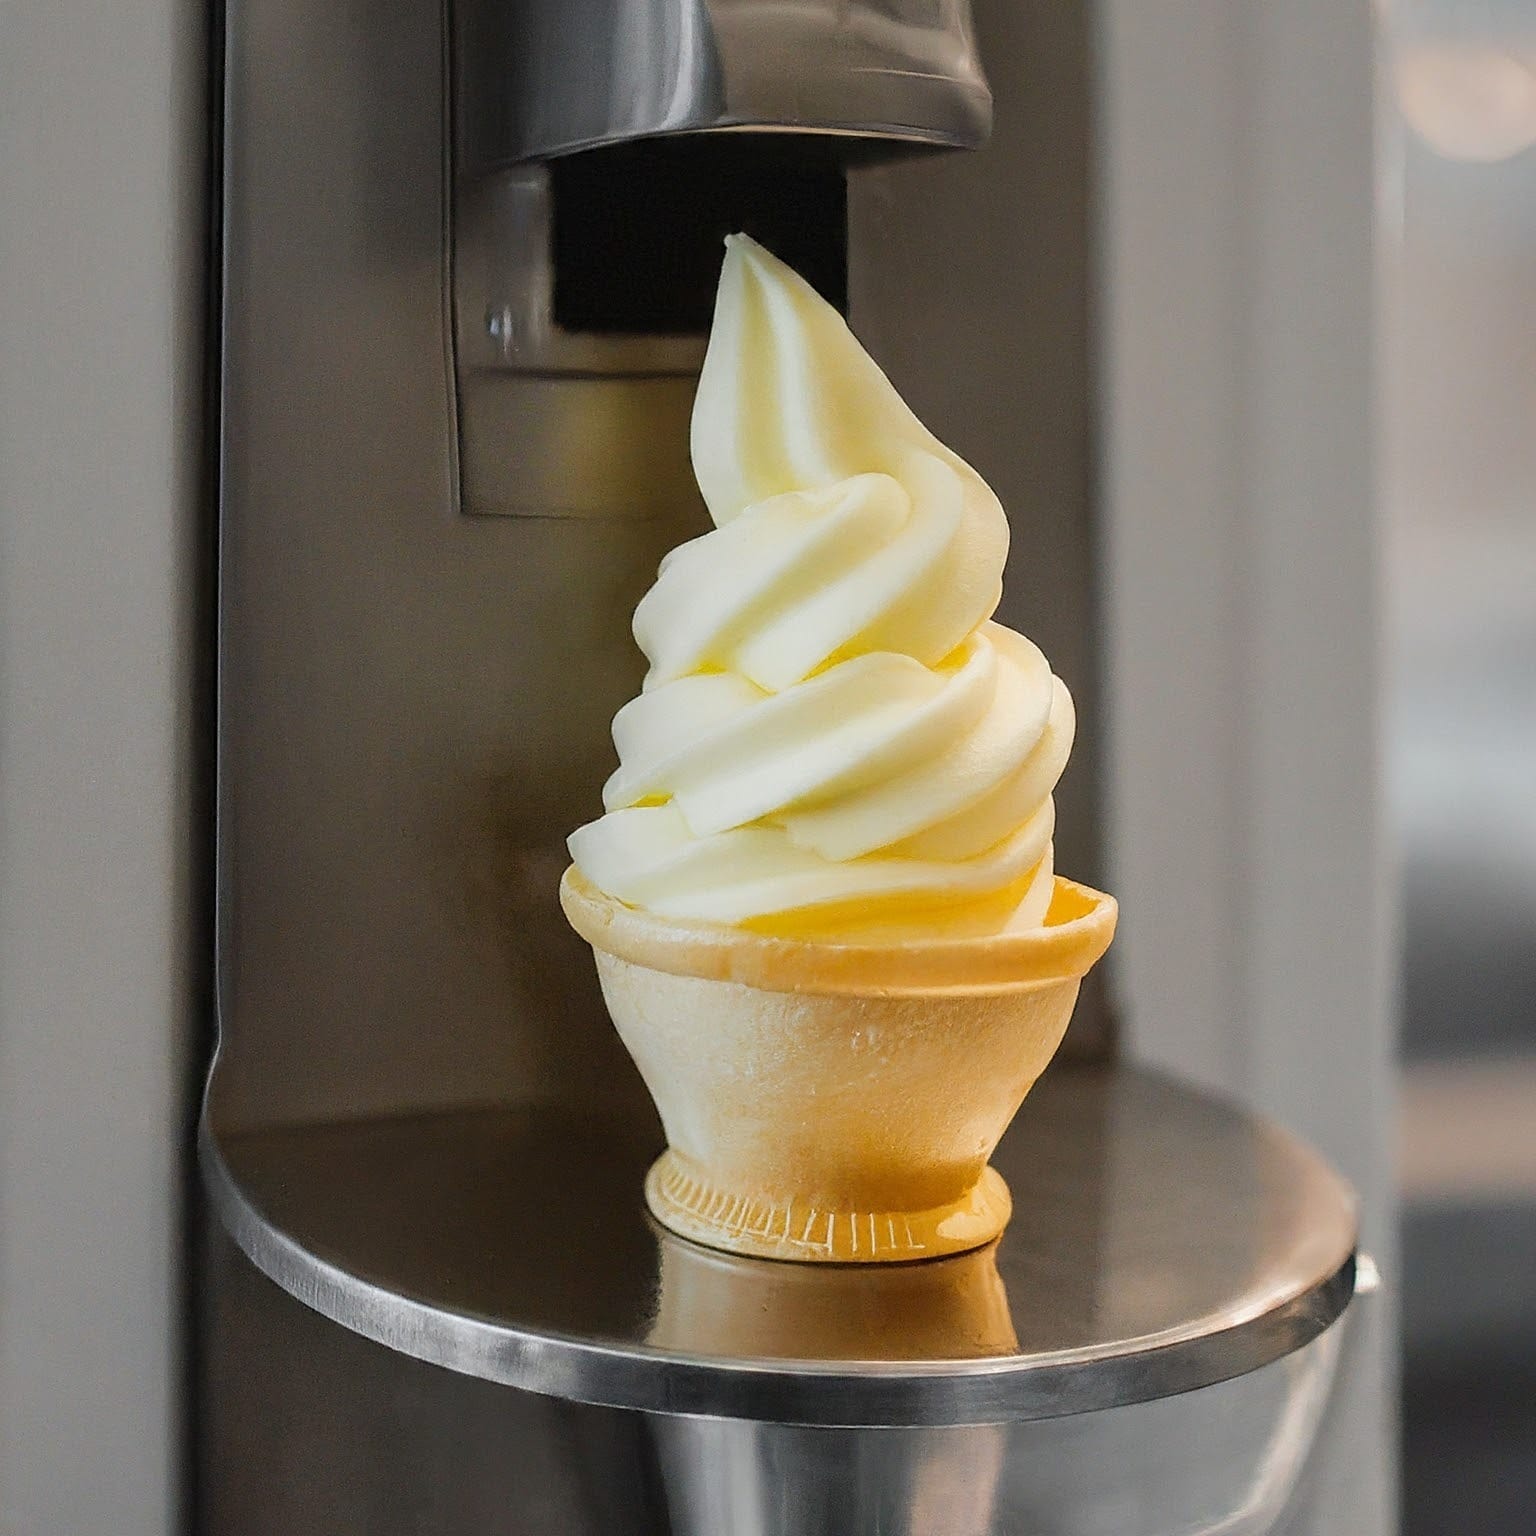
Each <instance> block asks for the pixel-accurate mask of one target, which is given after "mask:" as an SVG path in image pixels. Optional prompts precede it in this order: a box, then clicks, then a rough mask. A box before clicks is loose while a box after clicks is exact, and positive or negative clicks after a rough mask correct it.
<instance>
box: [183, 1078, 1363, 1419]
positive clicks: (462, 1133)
mask: <svg viewBox="0 0 1536 1536" xmlns="http://www.w3.org/2000/svg"><path fill="white" fill-rule="evenodd" d="M655 1150H656V1147H655V1143H654V1142H653V1141H648V1140H647V1139H645V1138H643V1137H634V1136H631V1135H625V1134H623V1133H622V1132H617V1131H610V1130H606V1129H603V1128H602V1127H601V1126H600V1125H598V1124H596V1123H595V1122H594V1121H593V1119H592V1118H591V1116H590V1115H586V1114H582V1113H579V1112H572V1111H570V1110H564V1111H561V1110H551V1109H524V1110H515V1111H514V1110H501V1109H486V1110H479V1111H474V1110H460V1111H457V1112H454V1113H451V1114H436V1115H428V1116H402V1117H393V1118H388V1119H377V1120H371V1121H360V1122H359V1121H352V1122H344V1123H339V1124H328V1125H318V1126H312V1127H305V1128H290V1129H285V1130H279V1131H264V1132H256V1133H246V1134H243V1135H233V1136H227V1137H222V1138H220V1137H217V1136H216V1134H215V1133H214V1132H213V1131H212V1130H211V1129H205V1136H204V1143H203V1158H204V1168H205V1173H206V1176H207V1178H208V1181H209V1185H210V1188H211V1191H212V1194H213V1197H214V1202H215V1205H216V1207H217V1209H218V1211H219V1214H220V1215H221V1217H222V1218H223V1220H224V1222H225V1223H226V1225H227V1226H228V1228H229V1230H230V1231H231V1233H232V1234H233V1236H234V1237H235V1240H236V1241H237V1242H238V1243H239V1245H240V1246H241V1248H242V1249H243V1250H244V1251H245V1253H246V1254H247V1255H248V1256H249V1257H250V1258H251V1260H252V1261H253V1262H254V1263H255V1264H256V1265H257V1266H258V1268H260V1269H262V1270H263V1272H265V1273H266V1274H268V1275H269V1276H270V1277H271V1278H272V1279H274V1280H275V1281H276V1282H277V1283H278V1284H279V1285H280V1286H282V1287H283V1288H284V1289H286V1290H288V1291H290V1292H291V1293H292V1294H293V1295H295V1296H297V1297H298V1298H299V1299H300V1300H302V1301H304V1302H305V1303H306V1304H307V1305H309V1306H311V1307H313V1308H315V1309H316V1310H317V1311H319V1312H322V1313H324V1314H325V1315H326V1316H328V1317H330V1318H332V1319H334V1320H335V1321H337V1322H339V1323H341V1324H343V1325H344V1326H346V1327H348V1328H351V1329H353V1330H355V1331H356V1332H359V1333H361V1334H363V1335H364V1336H366V1337H368V1338H371V1339H374V1340H376V1341H378V1342H380V1343H383V1344H386V1345H388V1346H390V1347H391V1348H394V1349H397V1350H400V1351H401V1352H403V1353H405V1354H409V1355H413V1356H416V1357H417V1358H420V1359H423V1360H427V1361H431V1362H433V1363H435V1364H438V1365H443V1366H447V1367H448V1368H449V1369H452V1370H456V1371H461V1372H464V1373H466V1374H469V1375H473V1376H479V1377H484V1378H486V1379H489V1380H492V1381H496V1382H500V1383H502V1384H504V1385H508V1386H515V1387H521V1388H524V1389H526V1390H529V1391H533V1392H538V1393H544V1394H548V1395H552V1396H556V1397H563V1398H569V1399H573V1400H575V1401H579V1402H587V1403H595V1404H604V1405H608V1406H614V1407H623V1408H635V1409H641V1410H647V1411H654V1412H662V1413H682V1414H690V1415H714V1416H725V1417H732V1418H743V1419H754V1420H763V1421H768V1422H773V1423H786V1424H807V1425H844V1426H882V1425H887V1426H903V1425H910V1426H918V1425H928V1426H939V1425H953V1424H982V1423H992V1422H998V1421H1004V1420H1021V1419H1031V1418H1049V1417H1056V1416H1061V1415H1070V1414H1076V1413H1084V1412H1091V1411H1094V1410H1097V1409H1104V1408H1110V1407H1114V1406H1119V1405H1125V1404H1128V1403H1136V1402H1142V1401H1146V1400H1150V1399H1154V1398H1159V1397H1164V1396H1168V1395H1170V1394H1175V1393H1180V1392H1185V1391H1188V1390H1190V1389H1192V1388H1197V1387H1203V1386H1207V1385H1209V1384H1211V1383H1213V1382H1217V1381H1221V1380H1224V1379H1227V1378H1230V1377H1233V1376H1237V1375H1240V1374H1242V1373H1244V1372H1248V1371H1252V1370H1255V1369H1257V1368H1259V1367H1261V1366H1263V1365H1266V1364H1268V1363H1270V1362H1271V1361H1273V1360H1276V1359H1278V1358H1280V1357H1282V1356H1284V1355H1286V1354H1289V1353H1291V1352H1293V1351H1295V1350H1297V1349H1300V1348H1301V1347H1303V1346H1304V1345H1306V1344H1307V1343H1309V1342H1310V1341H1311V1340H1312V1339H1314V1338H1316V1337H1317V1336H1318V1335H1319V1334H1320V1333H1321V1332H1322V1331H1323V1330H1324V1329H1326V1328H1327V1327H1328V1325H1329V1324H1330V1323H1332V1322H1333V1321H1334V1319H1335V1318H1336V1317H1337V1316H1338V1315H1339V1313H1340V1312H1342V1310H1343V1309H1344V1307H1345V1306H1346V1305H1347V1304H1348V1302H1349V1299H1350V1296H1351V1295H1352V1292H1353V1284H1354V1243H1355V1212H1354V1204H1353V1200H1352V1197H1351V1196H1350V1193H1349V1191H1348V1189H1347V1188H1346V1187H1345V1186H1344V1184H1343V1183H1342V1181H1340V1180H1339V1179H1338V1178H1337V1176H1336V1175H1335V1174H1333V1173H1332V1171H1331V1170H1330V1169H1329V1168H1328V1167H1327V1166H1326V1164H1324V1163H1323V1162H1322V1160H1321V1159H1320V1158H1318V1157H1317V1156H1316V1155H1315V1154H1314V1153H1312V1152H1311V1151H1310V1150H1309V1149H1307V1148H1306V1147H1304V1146H1303V1145H1301V1144H1300V1143H1299V1142H1297V1141H1296V1140H1294V1139H1293V1138H1292V1137H1290V1136H1288V1135H1287V1134H1286V1133H1285V1132H1283V1131H1281V1130H1279V1129H1278V1128H1277V1127H1274V1126H1271V1125H1269V1124H1268V1123H1267V1122H1264V1121H1262V1120H1258V1119H1255V1118H1253V1117H1251V1116H1249V1115H1247V1114H1245V1113H1243V1112H1242V1111H1240V1110H1238V1109H1236V1108H1234V1107H1231V1106H1229V1105H1227V1104H1225V1103H1223V1102H1221V1101H1218V1100H1215V1099H1212V1098H1208V1097H1205V1096H1203V1095H1201V1094H1198V1093H1195V1092H1194V1091H1192V1090H1189V1089H1185V1088H1181V1087H1178V1086H1176V1085H1174V1084H1172V1083H1170V1082H1167V1081H1164V1080H1162V1079H1159V1078H1155V1077H1152V1076H1149V1075H1145V1074H1142V1073H1138V1072H1135V1071H1132V1070H1129V1069H1109V1070H1104V1069H1097V1068H1088V1067H1080V1068H1061V1069H1058V1070H1056V1071H1054V1072H1050V1073H1048V1074H1047V1076H1046V1078H1045V1079H1044V1080H1043V1081H1042V1082H1041V1084H1040V1085H1039V1086H1038V1087H1037V1088H1036V1089H1035V1091H1034V1093H1033V1094H1032V1095H1031V1096H1030V1098H1029V1099H1028V1100H1026V1102H1025V1106H1024V1109H1023V1110H1022V1111H1021V1113H1020V1115H1019V1118H1018V1120H1017V1121H1016V1123H1015V1125H1014V1127H1013V1129H1012V1130H1011V1131H1010V1133H1009V1135H1008V1136H1007V1137H1006V1138H1005V1139H1004V1142H1003V1144H1002V1146H1001V1147H1000V1148H999V1151H998V1154H997V1157H996V1159H995V1162H996V1165H997V1166H998V1168H999V1170H1000V1171H1001V1172H1002V1173H1003V1174H1004V1176H1005V1177H1006V1178H1007V1179H1008V1180H1009V1182H1010V1184H1011V1186H1012V1189H1013V1192H1014V1198H1015V1202H1016V1207H1015V1214H1014V1218H1013V1221H1012V1223H1011V1224H1010V1226H1009V1228H1008V1230H1007V1231H1006V1232H1005V1234H1004V1235H1003V1237H1002V1238H1001V1239H1000V1240H999V1242H998V1243H997V1244H996V1245H995V1246H994V1247H993V1248H990V1249H985V1250H982V1251H981V1252H979V1253H977V1254H973V1255H966V1256H962V1257H960V1258H957V1259H950V1260H937V1261H931V1262H929V1263H925V1264H918V1265H911V1266H889V1267H886V1266H878V1267H871V1268H867V1269H866V1268H858V1267H848V1268H844V1267H840V1266H825V1267H824V1266H800V1265H791V1264H776V1263H764V1262H757V1261H750V1260H739V1259H730V1258H725V1257H720V1256H717V1255H714V1254H712V1253H710V1252H709V1251H707V1250H704V1249H700V1248H697V1247H695V1246H694V1245H692V1244H690V1243H687V1242H684V1241H682V1240H680V1239H677V1238H674V1237H672V1236H671V1235H670V1234H668V1233H665V1232H663V1231H662V1230H661V1229H659V1228H657V1227H656V1226H655V1225H654V1223H652V1222H651V1221H650V1220H649V1218H648V1217H647V1216H646V1214H645V1211H644V1207H643V1203H642V1201H641V1196H640V1189H641V1179H642V1176H643V1173H644V1170H645V1168H646V1166H647V1164H648V1162H649V1160H650V1158H651V1157H652V1156H653V1155H654V1153H655Z"/></svg>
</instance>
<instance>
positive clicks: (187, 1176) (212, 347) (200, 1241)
mask: <svg viewBox="0 0 1536 1536" xmlns="http://www.w3.org/2000/svg"><path fill="white" fill-rule="evenodd" d="M236 3H238V0H236ZM228 10H229V5H228V3H227V0H212V3H211V4H210V5H209V6H208V8H207V10H206V12H205V13H204V15H205V32H204V38H205V44H204V48H205V51H204V67H203V99H204V103H205V111H206V113H207V120H206V127H205V134H204V142H203V164H202V186H203V196H204V199H205V203H204V208H203V224H204V231H203V237H204V263H205V265H204V273H203V294H202V323H203V335H202V411H203V419H202V445H201V446H202V455H201V457H202V462H201V465H200V466H199V470H200V473H199V477H198V478H199V482H200V501H201V508H200V510H201V513H202V516H201V518H200V519H199V527H198V545H197V549H196V559H195V562H194V568H195V573H196V574H195V581H196V585H195V589H194V592H193V596H192V610H193V625H194V629H195V634H196V637H197V638H196V642H195V644H196V652H195V655H196V665H195V671H194V677H193V697H192V700H191V705H190V707H191V711H192V726H193V742H192V767H193V788H192V801H193V803H192V816H191V820H192V829H191V834H190V836H191V840H192V845H193V856H192V868H191V871H190V882H191V886H190V892H189V895H190V902H189V905H190V907H191V913H190V922H191V941H192V942H191V955H190V956H189V959H190V962H191V975H190V977H189V984H190V990H191V994H192V1021H193V1022H192V1029H193V1037H192V1041H191V1051H190V1061H189V1066H188V1079H189V1082H188V1096H187V1097H188V1104H187V1114H186V1117H185V1142H184V1145H185V1146H186V1148H187V1159H186V1163H185V1165H184V1168H183V1175H182V1177H183V1191H184V1193H183V1213H182V1242H183V1259H182V1268H181V1275H182V1284H181V1297H180V1304H181V1311H182V1318H183V1329H184V1338H185V1341H186V1344H185V1348H184V1350H183V1354H182V1362H181V1382H182V1407H183V1414H182V1424H181V1441H182V1456H183V1467H184V1476H183V1479H182V1525H183V1528H184V1529H185V1530H186V1531H187V1532H188V1533H196V1532H200V1531H201V1530H202V1529H203V1523H204V1519H203V1517H204V1514H205V1502H204V1497H203V1493H204V1488H203V1456H202V1444H201V1438H200V1433H199V1426H200V1425H202V1424H203V1423H204V1421H205V1415H204V1413H203V1406H204V1384H205V1381H206V1369H205V1367H206V1364H207V1361H206V1355H205V1344H206V1327H207V1297H206V1295H205V1291H204V1287H205V1284H206V1278H207V1277H206V1273H205V1254H206V1252H207V1229H208V1223H209V1219H210V1212H209V1209H208V1206H207V1204H206V1195H205V1192H204V1188H203V1183H202V1180H201V1177H200V1173H199V1160H198V1154H197V1145H198V1140H199V1135H200V1129H201V1127H202V1125H203V1122H204V1119H205V1117H206V1114H207V1102H208V1097H209V1094H210V1093H211V1091H212V1085H213V1074H214V1070H215V1067H216V1063H217V1060H218V1050H219V1039H220V1033H221V1012H222V1010H221V1007H220V976H219V956H220V955H221V954H222V953H223V944H222V942H221V935H222V924H223V921H224V903H223V902H222V900H221V891H222V886H223V879H222V864H221V860H222V848H221V840H220V838H219V835H218V823H219V815H220V804H221V801H220V793H219V786H220V771H219V770H220V756H221V735H220V708H219V672H220V664H221V658H222V652H223V636H222V621H221V614H222V611H223V609H222V603H221V601H220V594H221V586H222V572H221V564H220V550H221V545H222V540H221V534H222V522H223V483H224V431H223V416H224V367H225V359H224V284H225V265H224V262H225V258H224V229H225V222H226V214H227V208H226V191H225V178H224V169H225V165H226V162H227V155H228V136H229V124H228V122H227V120H226V116H225V97H226V87H227V76H226V49H227V21H228Z"/></svg>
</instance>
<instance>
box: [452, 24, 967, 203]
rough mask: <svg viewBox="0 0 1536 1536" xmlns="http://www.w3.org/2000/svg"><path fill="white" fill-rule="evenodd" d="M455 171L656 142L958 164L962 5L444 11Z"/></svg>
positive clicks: (963, 135)
mask: <svg viewBox="0 0 1536 1536" xmlns="http://www.w3.org/2000/svg"><path fill="white" fill-rule="evenodd" d="M455 10H456V26H455V32H456V70H457V91H456V94H457V97H458V130H459V136H460V143H461V146H462V149H463V160H462V162H461V164H462V168H463V169H465V170H468V171H470V172H471V173H478V172H483V171H487V170H491V169H495V168H498V167H502V166H507V165H511V164H515V163H517V162H519V161H524V160H538V159H548V158H551V157H553V156H556V155H563V154H568V153H571V152H573V151H575V150H581V149H591V148H595V147H597V146H599V145H603V144H613V143H620V142H623V141H625V140H629V139H637V138H645V137H650V136H653V135H657V134H676V133H699V132H709V131H722V130H738V131H741V130H746V131H752V130H756V131H760V132H773V131H790V132H797V133H815V134H828V135H841V136H845V137H849V138H852V139H859V140H866V141H877V142H878V141H884V142H887V143H892V144H908V145H933V146H947V147H951V148H967V147H972V146H974V145H976V144H979V143H981V142H982V140H984V139H985V138H986V136H987V133H988V131H989V129H990V127H991V123H992V96H991V92H990V91H989V90H988V89H987V84H986V80H985V79H984V77H983V75H982V72H981V65H980V62H979V60H978V58H977V54H976V48H975V42H974V39H973V36H972V31H971V18H970V6H969V0H518V3H511V0H458V4H457V5H456V7H455Z"/></svg>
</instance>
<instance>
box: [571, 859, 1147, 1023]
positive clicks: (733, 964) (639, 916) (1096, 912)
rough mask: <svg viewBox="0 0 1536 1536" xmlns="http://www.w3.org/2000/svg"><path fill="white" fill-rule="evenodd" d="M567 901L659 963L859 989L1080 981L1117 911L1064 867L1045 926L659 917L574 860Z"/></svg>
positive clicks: (761, 983) (940, 990)
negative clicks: (851, 926) (784, 925)
mask: <svg viewBox="0 0 1536 1536" xmlns="http://www.w3.org/2000/svg"><path fill="white" fill-rule="evenodd" d="M560 905H561V907H562V908H563V909H564V912H565V915H566V919H567V921H569V923H570V925H571V927H572V928H574V929H575V930H576V932H577V933H578V934H580V935H581V937H582V938H583V939H585V940H586V941H587V943H589V944H590V945H591V946H592V947H593V949H595V950H600V951H602V952H604V953H606V954H609V955H612V956H614V957H615V958H617V959H620V960H625V961H628V962H630V963H631V964H634V965H639V966H644V967H646V968H648V969H650V970H653V971H664V972H667V973H668V974H670V975H674V976H694V977H698V978H700V979H703V980H707V981H726V982H735V983H738V984H740V985H743V986H749V987H756V988H758V989H759V990H761V991H767V992H811V993H822V994H832V995H846V996H852V997H890V996H899V995H903V994H914V995H915V994H934V995H945V996H956V995H967V994H993V993H1003V992H1013V991H1021V990H1025V989H1028V988H1033V987H1041V986H1049V985H1052V984H1059V983H1062V982H1068V981H1080V980H1081V979H1082V978H1083V977H1084V976H1086V975H1087V974H1088V972H1089V970H1091V969H1092V967H1093V966H1094V964H1095V963H1096V962H1097V961H1098V960H1099V959H1100V958H1101V957H1102V955H1103V954H1104V951H1105V950H1106V949H1108V948H1109V944H1110V940H1111V939H1113V937H1114V934H1115V924H1116V921H1117V918H1118V914H1119V907H1118V904H1117V903H1116V901H1115V899H1114V897H1113V896H1109V895H1106V894H1105V893H1104V892H1103V891H1096V890H1094V889H1093V888H1092V887H1091V886H1086V885H1081V884H1079V883H1078V882H1077V881H1075V880H1068V879H1067V878H1066V877H1065V876H1062V875H1057V876H1056V877H1055V886H1054V889H1053V891H1052V895H1051V905H1050V908H1049V910H1048V911H1047V913H1046V921H1045V923H1044V925H1043V926H1041V927H1039V928H1031V929H1027V930H1025V931H1023V932H1020V933H1002V934H989V935H985V936H981V937H974V936H973V937H967V938H935V939H932V940H927V941H924V940H917V941H912V940H901V941H887V942H884V943H858V944H835V943H829V942H827V941H825V940H814V939H789V938H778V937H774V936H772V935H768V934H760V933H753V932H751V931H750V930H747V929H743V928H730V927H726V926H724V925H723V924H710V923H700V922H684V921H681V920H678V919H675V918H668V917H658V916H657V915H656V914H655V913H652V912H646V911H643V910H641V909H639V908H636V907H630V906H626V905H625V904H624V903H623V902H621V901H619V900H618V899H617V898H615V897H613V896H609V895H608V894H607V893H606V892H605V891H601V890H599V889H598V888H597V887H596V886H594V885H593V884H592V883H591V881H589V880H588V879H587V878H586V876H584V875H583V874H582V873H581V871H580V870H579V869H577V868H576V866H575V865H574V864H573V865H571V866H570V867H569V868H568V869H567V870H566V872H565V874H564V876H563V877H562V879H561V881H560Z"/></svg>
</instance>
